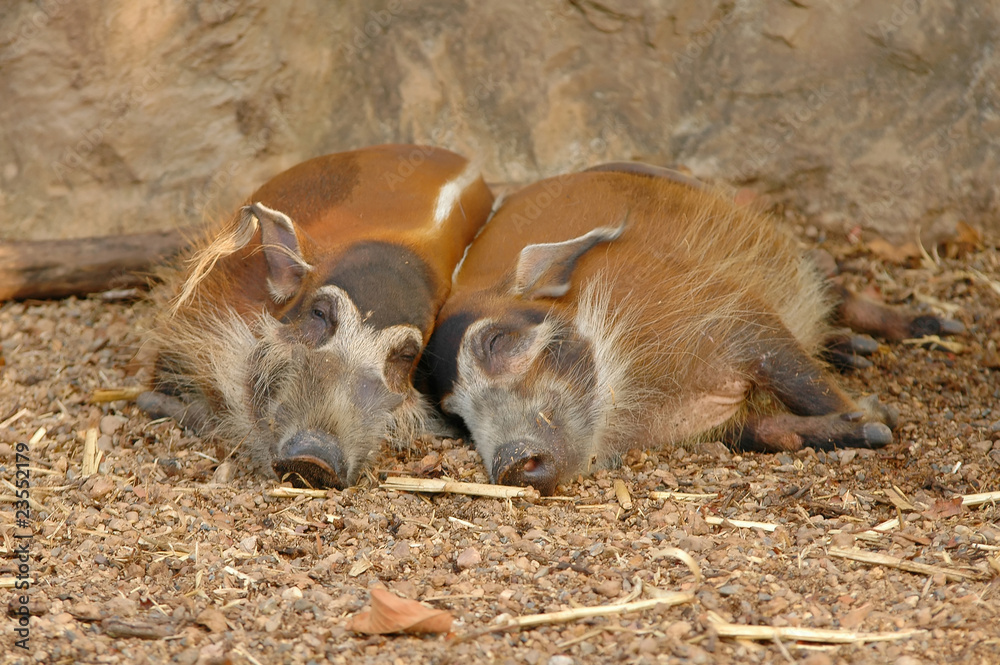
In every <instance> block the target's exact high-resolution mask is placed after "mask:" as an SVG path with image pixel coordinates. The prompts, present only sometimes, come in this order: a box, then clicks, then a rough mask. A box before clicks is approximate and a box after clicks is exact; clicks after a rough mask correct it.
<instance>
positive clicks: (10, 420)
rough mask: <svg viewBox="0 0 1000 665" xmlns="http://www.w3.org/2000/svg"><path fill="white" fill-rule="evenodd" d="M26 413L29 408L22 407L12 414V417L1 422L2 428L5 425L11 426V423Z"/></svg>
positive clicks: (0, 426)
mask: <svg viewBox="0 0 1000 665" xmlns="http://www.w3.org/2000/svg"><path fill="white" fill-rule="evenodd" d="M26 415H28V409H21V410H20V411H18V412H17V413H15V414H14V415H12V416H11V417H10V418H8V419H7V420H5V421H3V422H2V423H0V429H3V428H5V427H10V426H11V425H13V424H14V423H16V422H17V421H18V420H20V419H21V418H23V417H24V416H26Z"/></svg>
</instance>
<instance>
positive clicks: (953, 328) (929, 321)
mask: <svg viewBox="0 0 1000 665" xmlns="http://www.w3.org/2000/svg"><path fill="white" fill-rule="evenodd" d="M964 334H965V326H964V325H962V323H961V322H959V321H955V320H953V319H940V318H938V317H936V316H934V315H933V314H924V315H921V316H918V317H916V318H914V319H913V320H912V321H911V322H910V337H918V338H919V337H926V336H928V335H938V336H941V335H964Z"/></svg>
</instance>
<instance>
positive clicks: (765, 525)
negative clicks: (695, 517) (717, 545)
mask: <svg viewBox="0 0 1000 665" xmlns="http://www.w3.org/2000/svg"><path fill="white" fill-rule="evenodd" d="M705 521H706V522H707V523H709V524H715V525H720V526H734V527H737V528H739V529H763V530H764V531H768V532H770V531H774V530H775V529H777V528H778V525H777V524H771V523H769V522H749V521H747V520H731V519H727V518H725V517H716V516H715V515H706V516H705Z"/></svg>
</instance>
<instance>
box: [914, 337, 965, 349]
mask: <svg viewBox="0 0 1000 665" xmlns="http://www.w3.org/2000/svg"><path fill="white" fill-rule="evenodd" d="M903 344H909V345H911V346H926V347H927V348H929V349H938V350H941V351H948V352H949V353H963V352H964V351H965V345H964V344H962V343H961V342H956V341H955V340H951V339H941V338H940V337H938V336H937V335H924V336H923V337H915V338H913V339H904V340H903Z"/></svg>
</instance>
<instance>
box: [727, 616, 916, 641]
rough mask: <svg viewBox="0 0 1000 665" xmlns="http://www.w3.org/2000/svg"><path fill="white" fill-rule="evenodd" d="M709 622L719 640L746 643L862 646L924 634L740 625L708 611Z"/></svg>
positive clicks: (906, 631)
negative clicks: (790, 642) (732, 639)
mask: <svg viewBox="0 0 1000 665" xmlns="http://www.w3.org/2000/svg"><path fill="white" fill-rule="evenodd" d="M708 620H709V621H710V622H711V623H712V627H713V628H715V631H716V632H717V633H718V635H719V637H734V638H737V639H749V640H764V641H768V642H770V641H773V640H798V641H802V642H825V643H828V644H863V643H865V642H887V641H891V640H907V639H910V638H911V637H916V636H917V635H923V634H924V633H926V632H927V631H926V630H901V631H899V632H895V633H859V632H856V631H853V630H832V629H829V628H800V627H797V626H780V627H775V626H743V625H740V624H735V623H729V622H728V621H725V620H723V619H722V618H721V617H719V615H717V614H716V613H715V612H709V615H708Z"/></svg>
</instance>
